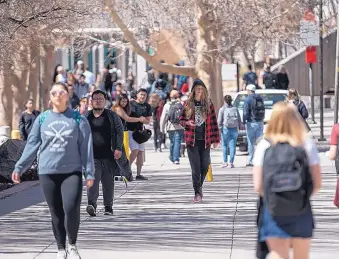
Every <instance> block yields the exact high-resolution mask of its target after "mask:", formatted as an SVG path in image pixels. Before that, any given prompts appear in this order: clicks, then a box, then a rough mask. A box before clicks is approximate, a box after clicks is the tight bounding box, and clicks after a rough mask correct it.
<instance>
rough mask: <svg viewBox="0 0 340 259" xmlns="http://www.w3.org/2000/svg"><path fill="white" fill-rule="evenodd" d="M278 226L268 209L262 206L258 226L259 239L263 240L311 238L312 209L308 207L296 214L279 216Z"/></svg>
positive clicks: (312, 224) (312, 225)
mask: <svg viewBox="0 0 340 259" xmlns="http://www.w3.org/2000/svg"><path fill="white" fill-rule="evenodd" d="M280 226H282V227H280ZM280 226H279V224H278V222H277V221H275V220H274V219H273V217H272V216H271V215H270V213H269V211H268V209H267V208H264V211H263V220H262V224H261V226H260V241H261V242H264V241H266V240H267V239H268V238H284V239H289V238H311V237H312V236H313V229H314V220H313V214H312V210H311V209H309V210H308V211H307V212H305V213H303V214H301V215H298V216H288V217H280Z"/></svg>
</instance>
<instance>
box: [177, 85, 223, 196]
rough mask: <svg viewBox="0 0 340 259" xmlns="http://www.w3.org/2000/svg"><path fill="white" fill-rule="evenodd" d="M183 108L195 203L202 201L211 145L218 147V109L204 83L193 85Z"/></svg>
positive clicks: (183, 123)
mask: <svg viewBox="0 0 340 259" xmlns="http://www.w3.org/2000/svg"><path fill="white" fill-rule="evenodd" d="M183 107H184V108H183V112H182V114H181V117H180V121H181V125H182V126H183V127H184V129H185V131H184V140H185V143H186V145H187V149H188V156H189V161H190V166H191V170H192V181H193V187H194V192H195V197H194V202H201V201H202V198H203V192H202V186H203V182H204V179H205V177H206V175H207V172H208V169H209V165H210V163H211V159H210V146H211V145H212V146H213V147H214V148H215V147H216V146H217V145H218V144H219V143H220V131H219V128H218V124H217V117H216V112H215V108H214V105H213V104H212V102H211V100H210V99H209V95H208V90H207V87H206V86H205V84H204V82H203V81H202V80H200V79H196V80H195V81H194V82H193V86H192V89H191V94H190V96H189V99H188V101H186V102H185V103H184V105H183Z"/></svg>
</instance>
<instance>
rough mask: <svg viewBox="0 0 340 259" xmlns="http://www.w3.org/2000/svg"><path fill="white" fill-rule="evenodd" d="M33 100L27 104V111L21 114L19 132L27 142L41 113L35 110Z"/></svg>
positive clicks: (29, 100)
mask: <svg viewBox="0 0 340 259" xmlns="http://www.w3.org/2000/svg"><path fill="white" fill-rule="evenodd" d="M33 102H34V101H33V99H28V100H27V101H26V103H25V108H26V110H25V111H24V112H23V113H22V114H21V117H20V120H19V130H20V138H21V140H24V141H27V138H28V135H29V134H30V132H31V130H32V127H33V123H34V121H35V119H36V118H37V117H38V116H39V114H40V112H39V111H37V110H35V109H34V104H33Z"/></svg>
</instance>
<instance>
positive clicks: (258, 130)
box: [243, 85, 266, 167]
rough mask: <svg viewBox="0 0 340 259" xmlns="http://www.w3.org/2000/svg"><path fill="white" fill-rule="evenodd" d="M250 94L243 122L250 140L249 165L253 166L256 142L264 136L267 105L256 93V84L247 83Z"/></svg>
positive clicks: (245, 104) (244, 110)
mask: <svg viewBox="0 0 340 259" xmlns="http://www.w3.org/2000/svg"><path fill="white" fill-rule="evenodd" d="M246 89H247V94H248V96H247V97H246V99H245V100H244V104H243V123H244V124H245V126H246V130H247V141H248V153H249V156H248V163H247V166H250V167H252V166H253V158H254V152H255V144H256V142H257V141H258V140H259V139H260V138H261V137H262V136H263V127H264V123H263V121H264V118H265V111H266V110H265V106H264V102H263V98H262V97H261V96H260V95H258V94H256V93H255V90H256V86H255V85H247V88H246Z"/></svg>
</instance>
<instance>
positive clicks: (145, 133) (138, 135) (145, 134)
mask: <svg viewBox="0 0 340 259" xmlns="http://www.w3.org/2000/svg"><path fill="white" fill-rule="evenodd" d="M151 135H152V131H151V130H149V129H146V128H145V127H144V126H141V127H137V129H135V130H134V132H133V133H132V137H133V139H134V140H135V141H136V142H137V143H138V144H143V143H145V142H147V141H148V140H149V139H150V138H151Z"/></svg>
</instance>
